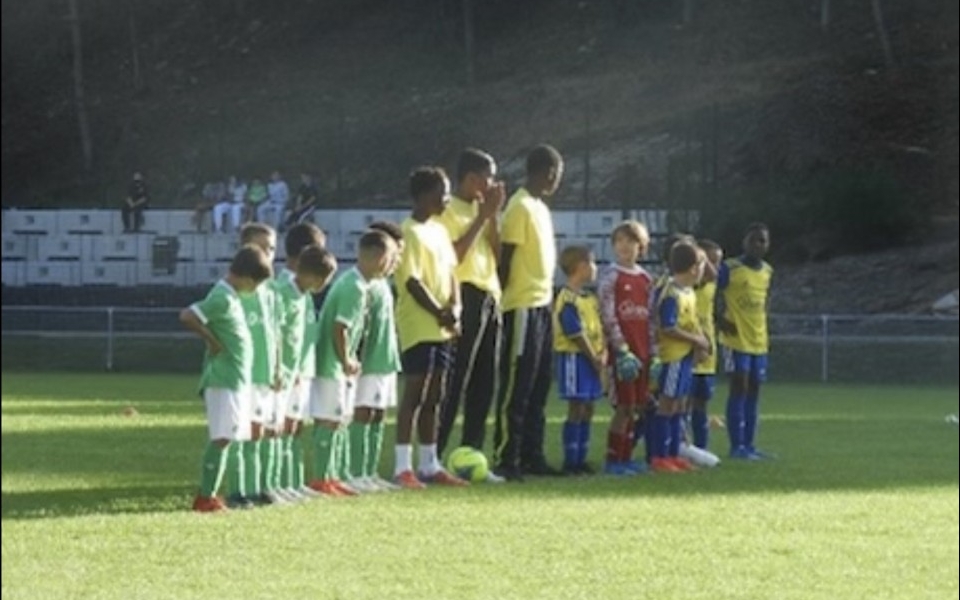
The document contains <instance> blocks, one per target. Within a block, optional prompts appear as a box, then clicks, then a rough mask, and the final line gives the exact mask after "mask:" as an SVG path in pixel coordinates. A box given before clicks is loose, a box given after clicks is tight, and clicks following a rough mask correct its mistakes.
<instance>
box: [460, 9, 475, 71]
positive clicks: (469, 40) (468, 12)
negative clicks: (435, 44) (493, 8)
mask: <svg viewBox="0 0 960 600" xmlns="http://www.w3.org/2000/svg"><path fill="white" fill-rule="evenodd" d="M462 6H463V50H464V53H465V55H466V56H465V58H466V75H467V85H473V81H474V69H473V67H474V65H473V62H474V61H473V54H474V49H473V45H474V44H473V42H474V39H473V35H474V27H473V0H463V3H462Z"/></svg>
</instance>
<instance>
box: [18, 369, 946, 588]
mask: <svg viewBox="0 0 960 600" xmlns="http://www.w3.org/2000/svg"><path fill="white" fill-rule="evenodd" d="M195 381H196V378H194V377H180V376H131V375H74V374H71V375H59V374H43V375H39V374H27V373H14V374H4V376H3V400H2V414H3V419H2V471H3V472H2V530H3V536H2V564H3V569H2V578H3V589H2V595H3V598H4V599H7V598H11V599H12V598H31V599H33V598H124V599H128V598H178V599H182V598H202V597H207V598H209V597H215V596H221V597H222V596H233V597H238V598H301V597H311V598H361V599H363V598H370V599H376V600H382V599H383V598H390V599H391V600H392V599H401V598H416V599H418V600H420V599H423V598H456V599H468V598H527V599H529V598H551V599H562V598H592V597H596V598H655V599H670V598H684V599H700V598H702V599H711V600H714V599H726V598H750V599H754V598H777V599H781V598H785V599H792V598H796V599H801V598H802V599H817V598H825V599H826V598H830V599H835V598H871V599H872V598H909V599H914V598H937V599H939V598H951V597H952V598H956V597H957V596H958V579H960V573H958V566H957V565H958V560H960V551H958V532H960V531H958V512H960V504H958V434H957V428H956V426H955V425H951V424H948V423H945V422H944V416H945V415H946V414H948V413H955V412H956V411H957V398H958V391H957V389H956V388H906V387H902V388H898V387H882V388H881V387H873V388H871V387H841V386H832V387H825V386H815V385H811V386H786V385H776V384H771V385H769V386H767V388H766V390H765V394H764V400H763V402H764V405H763V410H762V413H763V426H762V432H761V442H762V444H761V446H762V447H763V448H764V449H767V450H770V451H774V452H776V453H778V454H779V455H780V459H779V460H777V461H776V462H764V463H734V462H730V461H725V462H724V464H723V465H721V466H720V467H719V468H717V469H715V470H712V471H701V472H697V473H691V474H683V475H655V476H642V477H636V478H630V479H615V478H610V477H602V476H596V477H591V478H575V479H552V480H547V479H539V480H531V481H528V482H526V483H524V484H517V485H503V486H489V485H475V486H472V487H470V488H468V489H465V490H441V489H429V490H426V491H424V492H403V493H395V494H378V495H372V496H365V497H361V498H343V499H327V500H316V501H312V502H308V503H304V504H300V505H296V506H285V507H271V508H262V509H257V510H253V511H245V512H233V513H230V514H219V515H198V514H194V513H191V512H190V511H189V510H188V508H189V505H190V501H191V499H192V496H193V493H194V490H195V486H196V483H197V478H198V475H199V458H200V452H201V449H202V447H203V443H204V439H205V429H204V424H203V414H202V408H201V403H200V401H199V399H197V397H196V395H195V391H194V386H195ZM721 387H722V386H721ZM721 395H722V394H721ZM130 406H132V407H134V408H135V409H136V412H137V415H136V416H125V415H124V414H123V413H124V412H125V411H124V409H125V408H127V407H130ZM550 406H551V421H550V426H551V427H550V430H549V432H548V443H549V449H550V450H551V453H552V454H553V456H554V458H556V457H557V456H558V455H559V425H560V422H561V421H562V411H563V407H562V406H561V405H560V403H559V402H556V401H554V402H552V403H551V405H550ZM714 409H715V411H716V412H720V411H722V399H721V401H719V402H716V404H715V407H714ZM597 412H598V418H597V420H596V423H595V425H594V439H593V452H592V455H593V462H594V463H595V464H599V462H600V458H601V456H602V452H603V446H604V441H605V430H606V427H605V425H606V422H605V421H606V416H607V414H608V411H607V410H606V409H602V408H601V409H599V410H598V411H597ZM390 429H392V428H390V427H388V431H389V430H390ZM713 436H714V437H713V440H712V446H713V449H714V450H716V451H718V452H719V453H721V455H722V454H723V451H724V448H725V440H724V438H723V432H722V431H717V430H715V431H714V432H713ZM391 467H392V451H391V450H390V445H389V440H388V445H387V450H386V452H385V459H384V464H383V469H384V471H385V472H386V471H389V470H390V468H391Z"/></svg>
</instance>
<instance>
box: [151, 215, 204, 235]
mask: <svg viewBox="0 0 960 600" xmlns="http://www.w3.org/2000/svg"><path fill="white" fill-rule="evenodd" d="M164 213H166V214H165V215H164V216H165V217H166V222H165V227H164V229H163V230H158V231H159V232H160V233H161V234H162V235H182V234H191V233H196V232H197V226H196V225H194V224H193V211H192V210H183V209H174V210H165V211H164ZM206 218H208V219H209V217H206Z"/></svg>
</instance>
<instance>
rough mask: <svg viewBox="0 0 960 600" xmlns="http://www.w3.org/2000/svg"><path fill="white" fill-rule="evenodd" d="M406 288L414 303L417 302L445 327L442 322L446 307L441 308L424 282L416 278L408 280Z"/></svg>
mask: <svg viewBox="0 0 960 600" xmlns="http://www.w3.org/2000/svg"><path fill="white" fill-rule="evenodd" d="M404 286H405V288H406V290H407V291H408V292H409V293H410V296H411V297H412V298H413V299H414V301H416V303H417V304H419V305H420V307H421V308H423V309H424V310H425V311H427V312H428V313H430V314H431V315H432V316H433V318H435V319H436V320H437V322H438V323H440V324H441V325H443V323H442V320H443V313H444V307H443V306H441V305H440V302H438V301H437V299H436V298H435V297H434V296H433V294H431V293H430V291H429V290H428V289H427V288H425V287H424V286H423V282H421V281H420V280H419V279H417V278H416V277H410V278H408V279H407V282H406V284H404Z"/></svg>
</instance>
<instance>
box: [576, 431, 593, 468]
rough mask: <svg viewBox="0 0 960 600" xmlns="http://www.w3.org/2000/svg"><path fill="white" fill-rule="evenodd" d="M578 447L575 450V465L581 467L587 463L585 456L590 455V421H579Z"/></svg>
mask: <svg viewBox="0 0 960 600" xmlns="http://www.w3.org/2000/svg"><path fill="white" fill-rule="evenodd" d="M579 433H580V435H579V447H578V448H577V464H578V465H582V464H586V462H587V455H588V454H590V421H581V422H580V428H579Z"/></svg>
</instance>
